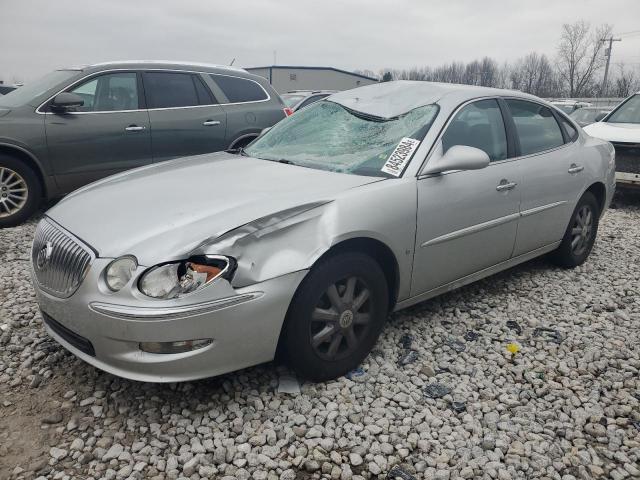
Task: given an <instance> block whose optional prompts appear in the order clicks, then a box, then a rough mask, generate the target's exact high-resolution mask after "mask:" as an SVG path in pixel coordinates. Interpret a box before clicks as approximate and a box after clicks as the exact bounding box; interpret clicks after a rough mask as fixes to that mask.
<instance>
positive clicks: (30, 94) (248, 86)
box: [0, 62, 285, 227]
mask: <svg viewBox="0 0 640 480" xmlns="http://www.w3.org/2000/svg"><path fill="white" fill-rule="evenodd" d="M284 117H285V105H284V104H283V102H282V100H281V99H280V97H279V96H278V94H277V93H276V92H275V91H274V90H273V88H272V87H271V85H269V83H268V82H267V81H266V80H265V79H264V78H262V77H259V76H256V75H252V74H250V73H247V72H246V71H244V70H242V69H237V68H232V67H220V66H212V65H202V64H187V63H172V62H114V63H103V64H98V65H91V66H86V67H77V68H68V69H63V70H56V71H54V72H52V73H50V74H49V75H47V76H45V77H44V78H42V79H40V80H38V81H35V82H33V83H30V84H27V85H25V86H23V87H20V88H19V89H17V90H15V91H14V92H11V94H10V95H6V96H2V97H0V227H5V226H11V225H16V224H18V223H20V222H22V221H23V220H25V219H26V218H27V217H28V216H29V215H30V214H31V213H32V212H33V210H34V209H36V208H37V206H38V205H39V203H40V202H41V200H42V199H43V198H54V197H59V196H61V195H64V194H66V193H68V192H70V191H72V190H74V189H76V188H78V187H80V186H82V185H85V184H87V183H89V182H92V181H94V180H97V179H99V178H102V177H106V176H107V175H111V174H114V173H116V172H119V171H122V170H126V169H129V168H134V167H140V166H143V165H148V164H151V163H156V162H160V161H163V160H168V159H171V158H175V157H181V156H187V155H198V154H201V153H208V152H214V151H218V150H225V149H230V148H238V147H244V146H246V145H247V144H248V143H250V142H251V141H252V140H253V139H254V138H255V137H257V136H258V134H259V133H260V131H261V130H262V129H264V128H267V127H270V126H272V125H274V124H275V123H276V122H278V121H279V120H281V119H282V118H284Z"/></svg>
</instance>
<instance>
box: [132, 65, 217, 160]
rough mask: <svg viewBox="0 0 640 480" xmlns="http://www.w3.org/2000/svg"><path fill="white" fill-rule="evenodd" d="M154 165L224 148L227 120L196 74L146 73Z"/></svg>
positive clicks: (144, 78)
mask: <svg viewBox="0 0 640 480" xmlns="http://www.w3.org/2000/svg"><path fill="white" fill-rule="evenodd" d="M142 79H143V83H144V91H145V96H146V100H147V106H148V108H149V119H150V121H151V145H152V153H153V161H154V162H160V161H163V160H169V159H171V158H176V157H183V156H188V155H198V154H201V153H209V152H216V151H219V150H224V149H225V148H226V142H225V130H226V124H227V116H226V113H225V112H224V110H223V109H222V108H221V107H220V105H218V100H217V99H216V98H215V97H214V95H213V93H212V92H211V91H210V89H209V88H208V87H207V86H206V84H205V83H204V81H203V80H202V78H201V76H200V74H199V73H193V72H182V71H145V72H144V73H143V74H142Z"/></svg>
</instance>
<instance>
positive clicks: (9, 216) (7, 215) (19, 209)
mask: <svg viewBox="0 0 640 480" xmlns="http://www.w3.org/2000/svg"><path fill="white" fill-rule="evenodd" d="M41 196H42V189H41V187H40V182H39V181H38V178H37V177H36V175H35V173H34V172H33V170H31V168H29V167H28V166H27V165H25V164H24V163H23V162H22V161H20V160H18V159H16V158H14V157H11V156H8V155H0V228H1V227H13V226H15V225H18V224H20V223H22V222H24V221H25V220H26V219H27V218H29V216H30V215H31V214H32V213H33V212H34V211H35V209H36V208H38V205H39V204H40V200H41Z"/></svg>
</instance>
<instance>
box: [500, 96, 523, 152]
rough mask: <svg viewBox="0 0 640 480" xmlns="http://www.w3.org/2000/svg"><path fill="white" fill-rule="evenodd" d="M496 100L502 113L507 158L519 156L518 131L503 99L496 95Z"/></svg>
mask: <svg viewBox="0 0 640 480" xmlns="http://www.w3.org/2000/svg"><path fill="white" fill-rule="evenodd" d="M496 100H498V106H499V107H500V112H501V113H502V122H503V123H504V129H505V133H506V134H507V160H509V159H511V158H517V157H519V156H520V137H518V132H517V131H516V124H515V122H514V121H513V117H512V116H511V112H510V111H509V107H508V105H507V102H506V101H505V99H504V98H502V97H497V98H496Z"/></svg>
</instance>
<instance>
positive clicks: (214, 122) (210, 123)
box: [202, 120, 220, 127]
mask: <svg viewBox="0 0 640 480" xmlns="http://www.w3.org/2000/svg"><path fill="white" fill-rule="evenodd" d="M202 125H204V126H205V127H212V126H214V125H220V122H219V121H218V120H206V121H205V122H203V124H202Z"/></svg>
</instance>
